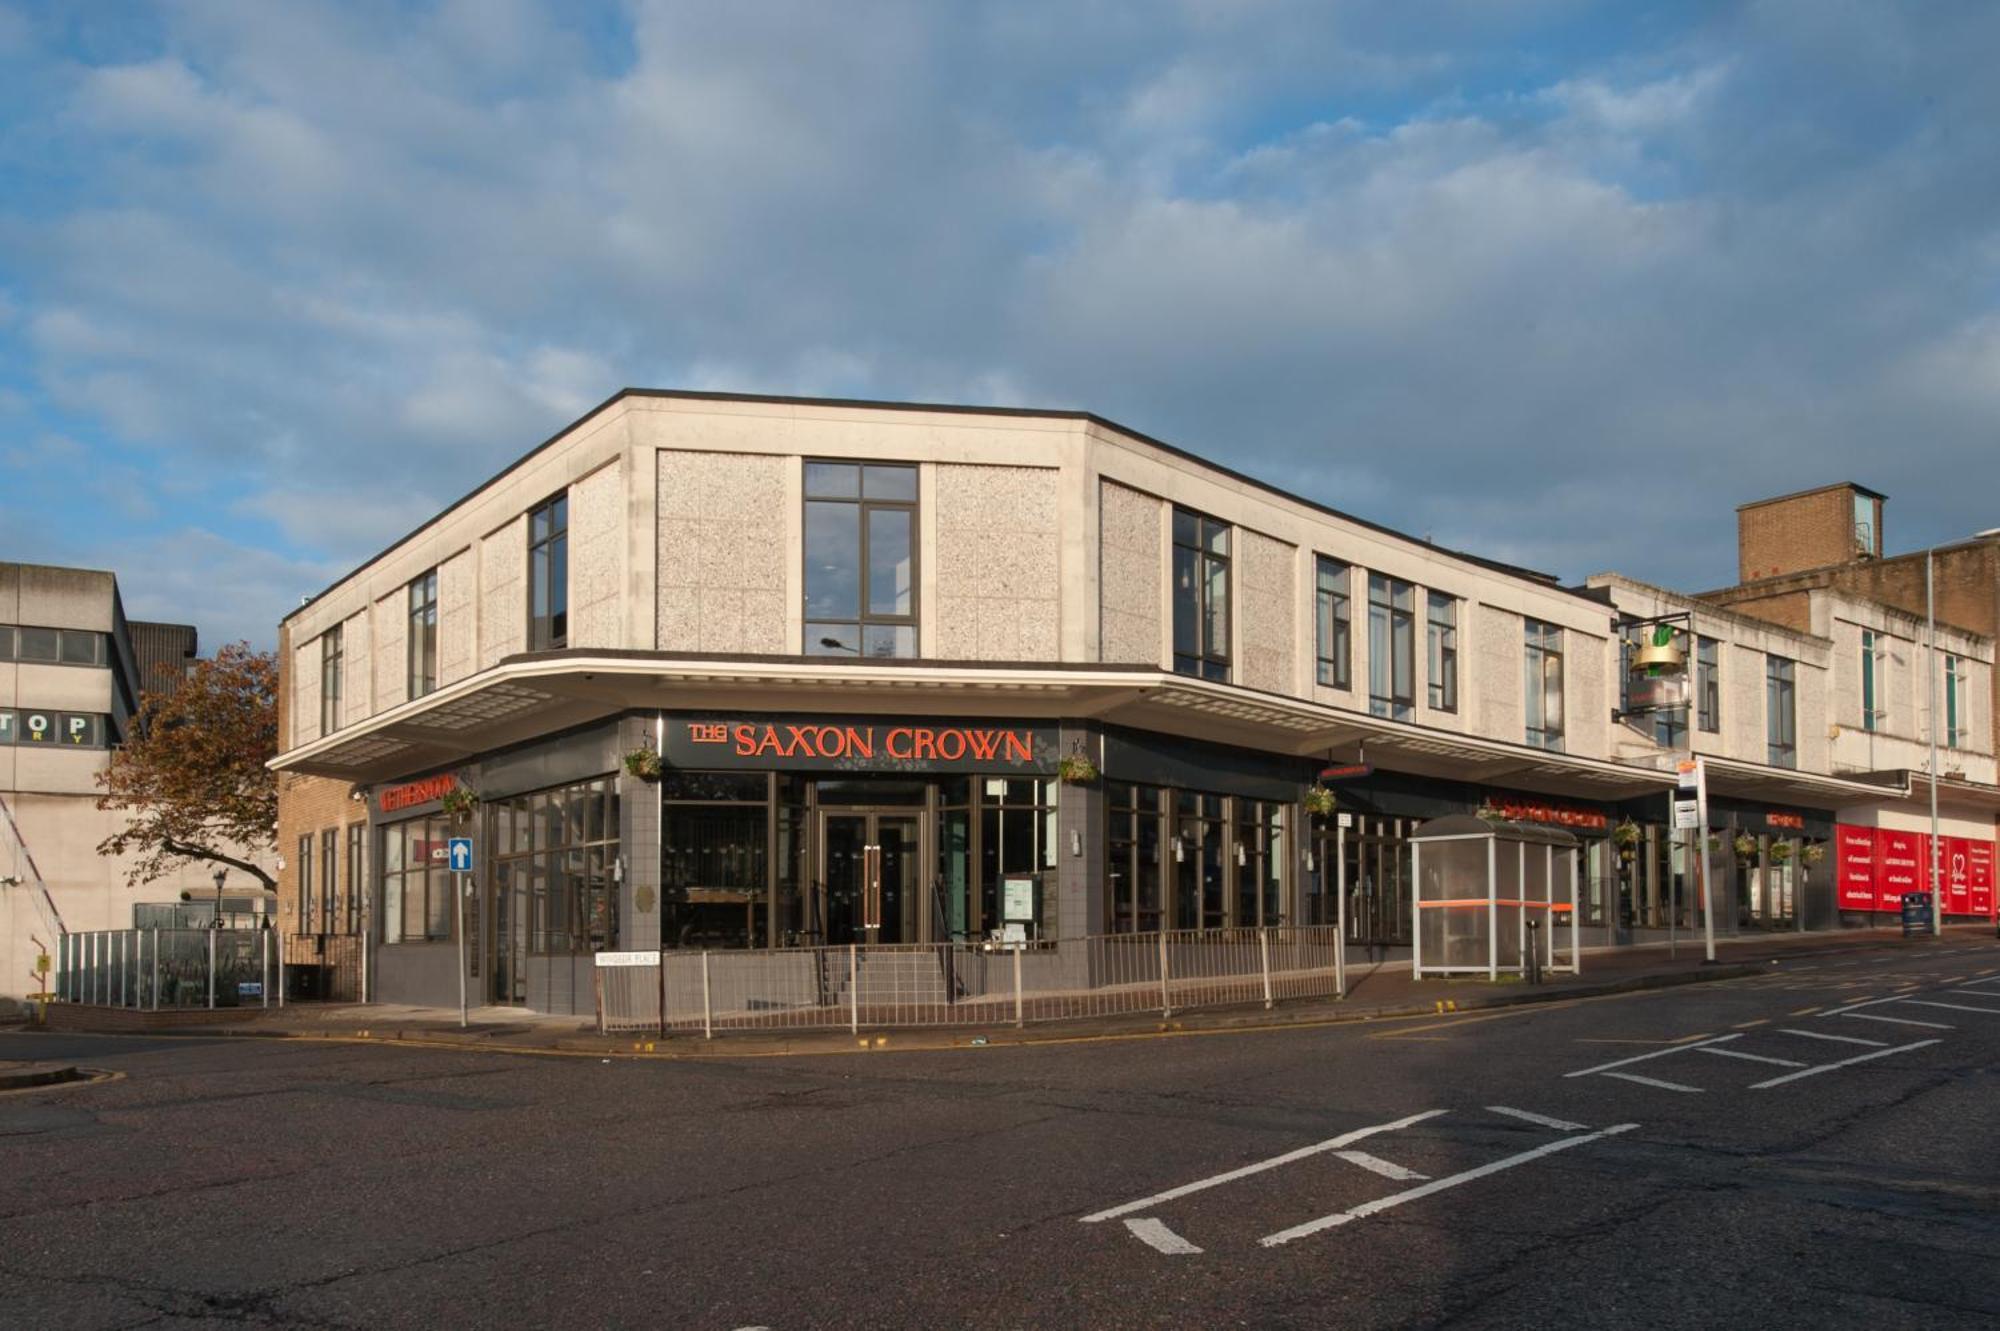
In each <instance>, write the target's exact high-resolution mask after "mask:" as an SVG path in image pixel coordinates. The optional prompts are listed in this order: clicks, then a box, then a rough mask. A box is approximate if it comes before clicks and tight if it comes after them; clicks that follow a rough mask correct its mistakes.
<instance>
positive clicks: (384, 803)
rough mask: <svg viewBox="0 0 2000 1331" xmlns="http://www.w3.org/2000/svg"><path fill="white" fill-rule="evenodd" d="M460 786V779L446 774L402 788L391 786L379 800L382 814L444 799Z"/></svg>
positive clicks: (410, 783)
mask: <svg viewBox="0 0 2000 1331" xmlns="http://www.w3.org/2000/svg"><path fill="white" fill-rule="evenodd" d="M457 785H458V778H457V777H455V776H452V775H451V774H449V773H446V774H445V775H443V776H427V777H425V778H424V779H423V780H421V781H411V782H407V783H405V784H404V785H400V786H390V787H389V788H388V789H387V790H384V791H383V792H382V794H381V795H380V796H379V797H378V798H377V801H376V802H377V804H378V806H379V807H380V808H381V810H382V812H384V813H390V812H393V811H394V810H397V809H407V808H410V807H411V806H412V805H417V804H428V803H430V802H431V801H432V800H437V799H443V798H444V797H445V796H446V795H448V794H450V793H451V791H452V790H453V788H455V787H456V786H457Z"/></svg>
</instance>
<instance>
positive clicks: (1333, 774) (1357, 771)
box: [1319, 763, 1375, 781]
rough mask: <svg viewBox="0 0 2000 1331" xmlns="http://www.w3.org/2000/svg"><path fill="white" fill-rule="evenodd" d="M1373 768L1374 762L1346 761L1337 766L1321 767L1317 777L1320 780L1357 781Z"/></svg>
mask: <svg viewBox="0 0 2000 1331" xmlns="http://www.w3.org/2000/svg"><path fill="white" fill-rule="evenodd" d="M1374 770H1375V764H1374V763H1346V764H1344V765H1342V766H1339V767H1322V768H1320V769H1319V779H1320V780H1322V781H1357V780H1359V779H1360V778H1362V777H1364V776H1367V775H1369V774H1370V773H1371V772H1373V771H1374Z"/></svg>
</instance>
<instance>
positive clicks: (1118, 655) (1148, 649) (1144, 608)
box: [1098, 481, 1167, 665]
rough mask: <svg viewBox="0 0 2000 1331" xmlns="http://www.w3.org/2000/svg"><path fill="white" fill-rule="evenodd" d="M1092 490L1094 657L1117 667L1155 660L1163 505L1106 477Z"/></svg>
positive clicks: (1159, 638) (1159, 642) (1161, 598)
mask: <svg viewBox="0 0 2000 1331" xmlns="http://www.w3.org/2000/svg"><path fill="white" fill-rule="evenodd" d="M1098 492H1099V494H1100V496H1101V501H1100V502H1101V505H1102V506H1101V508H1100V510H1099V515H1098V523H1099V531H1100V535H1099V538H1098V596H1099V601H1098V604H1099V622H1098V643H1099V646H1098V656H1099V658H1100V659H1101V660H1104V661H1107V662H1112V663H1116V664H1120V665H1158V664H1161V660H1162V650H1163V639H1164V630H1163V628H1162V619H1161V616H1162V615H1163V614H1164V613H1165V605H1166V568H1165V563H1164V560H1165V558H1166V556H1165V553H1164V550H1163V546H1164V544H1165V541H1166V520H1167V507H1166V505H1165V504H1164V503H1163V502H1161V501H1160V500H1158V499H1155V498H1154V497H1153V496H1151V495H1147V494H1141V493H1139V492H1138V491H1137V490H1132V489H1128V488H1127V487H1125V486H1122V485H1116V484H1113V483H1112V482H1110V481H1105V482H1103V483H1102V484H1100V486H1099V487H1098Z"/></svg>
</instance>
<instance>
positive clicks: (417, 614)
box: [404, 568, 438, 698]
mask: <svg viewBox="0 0 2000 1331" xmlns="http://www.w3.org/2000/svg"><path fill="white" fill-rule="evenodd" d="M407 606H408V615H409V618H408V621H407V624H406V627H405V637H406V641H405V644H404V649H405V650H404V655H405V661H406V665H407V667H408V674H407V679H406V686H407V689H408V694H407V696H408V697H411V698H421V697H423V696H424V695H425V694H427V693H430V692H432V691H434V690H435V689H436V688H437V686H438V571H437V569H436V568H431V569H429V570H428V571H426V572H423V573H420V574H418V575H417V576H416V577H414V578H412V579H410V585H409V600H408V602H407Z"/></svg>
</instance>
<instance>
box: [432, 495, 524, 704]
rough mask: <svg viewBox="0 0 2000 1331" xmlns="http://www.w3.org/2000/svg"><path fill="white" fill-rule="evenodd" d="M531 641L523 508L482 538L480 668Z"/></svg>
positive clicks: (480, 567) (512, 652)
mask: <svg viewBox="0 0 2000 1331" xmlns="http://www.w3.org/2000/svg"><path fill="white" fill-rule="evenodd" d="M440 592H442V589H440ZM527 645H528V515H527V513H526V512H523V513H522V514H521V516H520V517H517V518H515V519H514V520H513V521H512V522H510V523H508V524H507V525H506V526H504V527H501V528H499V529H498V530H497V531H493V532H490V533H488V534H487V536H486V537H485V539H484V540H482V541H481V542H480V548H479V668H480V669H482V670H484V669H486V668H487V667H489V666H492V665H496V664H498V663H499V662H500V661H501V660H503V659H504V658H506V657H509V656H512V655H514V654H515V653H516V652H520V651H524V650H526V648H527Z"/></svg>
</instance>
